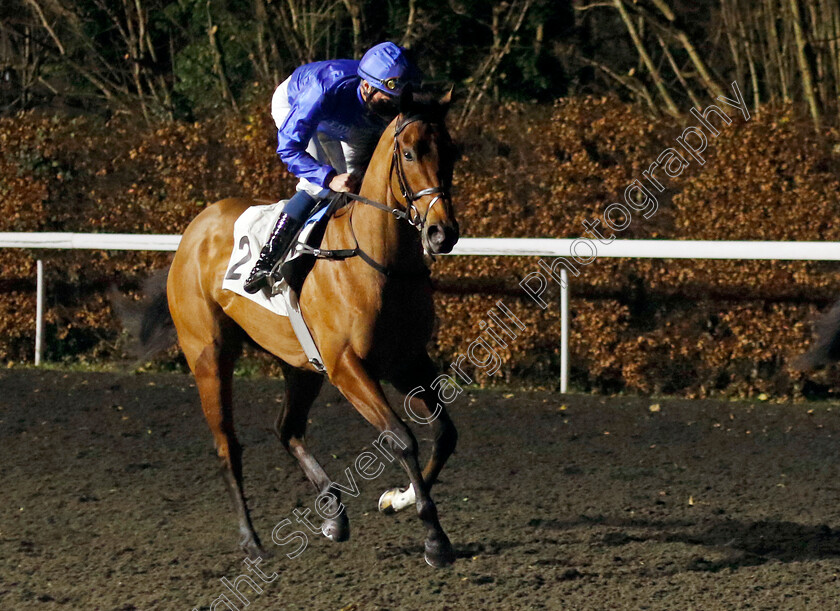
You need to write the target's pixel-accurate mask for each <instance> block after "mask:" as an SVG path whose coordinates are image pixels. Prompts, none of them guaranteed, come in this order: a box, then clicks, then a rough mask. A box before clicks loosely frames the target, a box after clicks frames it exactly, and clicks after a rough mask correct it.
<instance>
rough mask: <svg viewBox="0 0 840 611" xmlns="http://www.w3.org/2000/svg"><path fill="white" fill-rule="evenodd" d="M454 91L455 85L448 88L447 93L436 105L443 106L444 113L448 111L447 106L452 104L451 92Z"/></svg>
mask: <svg viewBox="0 0 840 611" xmlns="http://www.w3.org/2000/svg"><path fill="white" fill-rule="evenodd" d="M454 89H455V85H452V86H450V87H449V91H447V92H446V93H444V94H443V96H441V98H440V100H438V104H440V105H441V106H443V109H444V111H447V110H449V105H450V104H452V91H453V90H454Z"/></svg>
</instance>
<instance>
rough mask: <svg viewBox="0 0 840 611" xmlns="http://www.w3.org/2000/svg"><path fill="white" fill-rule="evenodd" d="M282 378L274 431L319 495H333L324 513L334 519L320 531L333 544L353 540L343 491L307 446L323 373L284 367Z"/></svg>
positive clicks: (327, 522)
mask: <svg viewBox="0 0 840 611" xmlns="http://www.w3.org/2000/svg"><path fill="white" fill-rule="evenodd" d="M283 377H284V378H285V379H286V392H285V398H284V400H283V410H282V411H281V412H280V414H279V415H278V417H277V422H276V424H275V426H274V430H275V431H276V432H277V436H278V437H279V438H280V442H281V443H282V444H283V447H285V448H286V450H287V451H288V452H289V454H291V455H292V456H294V457H295V458H296V459H297V461H298V464H300V467H301V469H303V472H304V473H305V474H306V477H307V479H309V481H310V482H312V485H313V486H315V489H316V490H318V492H319V495H332V496H326V498H328V499H329V501H330V502H328V503H327V505H326V508H325V509H324V510H323V511H324V513H326V514H327V515H328V516H334V517H328V518H326V519H325V520H324V522H323V524H321V532H322V533H323V534H324V536H325V537H327V538H328V539H330V540H332V541H346V540H347V539H349V538H350V522H349V520H348V519H347V512H346V510H345V509H344V506H343V505H342V504H341V492H340V491H339V490H338V489H337V488H336V487H335V486H333V484H332V480H331V479H330V477H329V475H327V473H326V471H324V468H323V467H322V466H321V465H320V463H319V462H318V461H317V460H316V459H315V457H314V456H312V454H310V452H309V449H308V448H307V447H306V444H305V443H304V434H305V433H306V420H307V416H308V414H309V408H310V407H311V406H312V402H313V401H315V399H316V398H317V397H318V392H319V391H320V390H321V385H322V384H323V383H324V376H323V375H321V374H320V373H312V372H310V371H303V370H301V369H295V368H293V367H289V366H284V367H283ZM332 499H334V500H332Z"/></svg>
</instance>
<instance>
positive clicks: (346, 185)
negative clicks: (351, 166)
mask: <svg viewBox="0 0 840 611" xmlns="http://www.w3.org/2000/svg"><path fill="white" fill-rule="evenodd" d="M359 182H360V181H359V177H358V176H356V175H355V174H337V175H336V176H335V177H333V179H332V180H331V181H330V189H332V190H333V191H335V192H337V193H355V192H356V191H358V190H359V186H360V185H359Z"/></svg>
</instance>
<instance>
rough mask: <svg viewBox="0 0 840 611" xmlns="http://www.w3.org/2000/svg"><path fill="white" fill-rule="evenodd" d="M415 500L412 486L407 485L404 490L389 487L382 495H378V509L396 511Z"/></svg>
mask: <svg viewBox="0 0 840 611" xmlns="http://www.w3.org/2000/svg"><path fill="white" fill-rule="evenodd" d="M416 501H417V498H416V496H415V494H414V486H409V487H408V488H406V489H405V490H400V489H399V488H391V489H390V490H386V491H385V492H383V493H382V496H380V497H379V511H381V512H382V513H396V512H398V511H402V510H403V509H405V508H406V507H409V506H411V505H414V503H415V502H416Z"/></svg>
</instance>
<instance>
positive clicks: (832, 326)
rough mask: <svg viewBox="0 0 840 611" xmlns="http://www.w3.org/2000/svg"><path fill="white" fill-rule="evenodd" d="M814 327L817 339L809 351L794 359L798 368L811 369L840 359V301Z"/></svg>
mask: <svg viewBox="0 0 840 611" xmlns="http://www.w3.org/2000/svg"><path fill="white" fill-rule="evenodd" d="M814 327H815V329H816V331H817V339H816V341H815V342H814V343H813V345H812V346H811V348H810V349H809V350H808V352H806V353H805V354H802V355H800V356H798V357H797V358H796V359H795V360H794V361H793V366H794V367H795V368H796V369H801V370H803V371H810V370H813V369H818V368H820V367H825V366H826V365H829V364H831V363H833V362H834V361H837V360H840V301H837V302H836V303H835V304H834V305H833V306H831V309H830V310H829V311H828V312H826V313H825V314H823V315H822V316H820V317H819V318H818V319H817V322H816V324H815V325H814Z"/></svg>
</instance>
